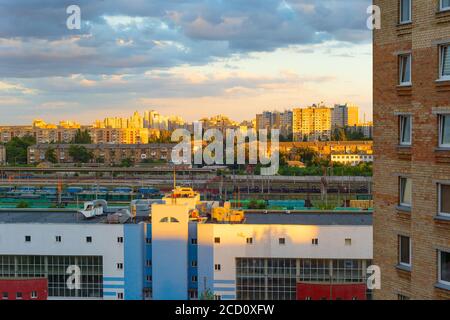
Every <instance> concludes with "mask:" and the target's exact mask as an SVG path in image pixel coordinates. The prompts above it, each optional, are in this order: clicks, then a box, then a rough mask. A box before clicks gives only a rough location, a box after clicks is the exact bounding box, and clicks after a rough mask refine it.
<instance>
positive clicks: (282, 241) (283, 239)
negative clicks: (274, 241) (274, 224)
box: [278, 238, 286, 245]
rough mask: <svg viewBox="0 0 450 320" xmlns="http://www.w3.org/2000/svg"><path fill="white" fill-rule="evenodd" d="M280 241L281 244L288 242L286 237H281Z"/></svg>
mask: <svg viewBox="0 0 450 320" xmlns="http://www.w3.org/2000/svg"><path fill="white" fill-rule="evenodd" d="M278 243H279V244H281V245H285V244H286V239H285V238H279V239H278Z"/></svg>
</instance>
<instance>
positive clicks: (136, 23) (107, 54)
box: [0, 0, 372, 125]
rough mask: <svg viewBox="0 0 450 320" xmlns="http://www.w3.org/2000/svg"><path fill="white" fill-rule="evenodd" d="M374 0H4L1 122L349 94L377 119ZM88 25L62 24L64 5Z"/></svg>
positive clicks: (285, 105) (219, 108)
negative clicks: (370, 12) (371, 21)
mask: <svg viewBox="0 0 450 320" xmlns="http://www.w3.org/2000/svg"><path fill="white" fill-rule="evenodd" d="M370 4H371V0H345V1H344V0H321V1H317V0H70V1H66V0H0V125H5V124H10V125H14V124H29V123H31V121H32V120H33V119H35V118H42V119H44V120H45V121H47V122H58V121H59V120H63V119H66V120H75V121H78V122H81V123H82V124H91V123H92V122H93V121H94V120H95V119H103V118H104V117H106V116H130V115H131V114H132V113H133V112H134V111H135V110H137V111H139V112H143V111H145V110H157V111H159V112H160V113H161V114H163V115H179V116H182V117H183V118H185V119H186V120H188V121H194V120H198V119H200V118H202V117H205V116H213V115H216V114H224V115H226V116H229V117H230V118H232V119H235V120H246V119H247V120H251V119H253V118H254V117H255V114H256V113H259V112H262V111H263V110H280V111H281V110H284V109H291V108H294V107H306V106H309V105H312V104H313V103H320V102H324V103H325V104H327V105H329V106H332V105H333V104H335V103H344V102H351V103H355V104H357V105H359V106H360V107H361V112H360V113H361V118H363V114H364V113H365V114H366V119H367V120H370V119H371V118H372V45H371V32H370V31H369V30H368V29H367V27H366V20H367V18H368V14H367V13H366V12H367V11H366V10H367V7H368V6H369V5H370ZM70 5H78V6H79V7H80V9H81V28H80V29H79V30H69V29H68V28H67V26H66V21H67V18H68V17H69V14H67V13H66V9H67V7H69V6H70Z"/></svg>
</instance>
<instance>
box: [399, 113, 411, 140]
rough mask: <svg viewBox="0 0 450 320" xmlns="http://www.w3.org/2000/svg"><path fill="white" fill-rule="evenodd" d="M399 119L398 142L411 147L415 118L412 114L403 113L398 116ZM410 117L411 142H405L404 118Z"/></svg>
mask: <svg viewBox="0 0 450 320" xmlns="http://www.w3.org/2000/svg"><path fill="white" fill-rule="evenodd" d="M398 119H399V137H398V140H399V141H398V143H399V144H400V145H401V146H404V147H410V146H412V139H413V118H412V115H409V114H401V115H399V116H398ZM407 119H409V142H405V141H403V137H404V134H403V131H404V129H405V123H404V122H403V120H407Z"/></svg>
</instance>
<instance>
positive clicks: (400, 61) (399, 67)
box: [398, 52, 412, 87]
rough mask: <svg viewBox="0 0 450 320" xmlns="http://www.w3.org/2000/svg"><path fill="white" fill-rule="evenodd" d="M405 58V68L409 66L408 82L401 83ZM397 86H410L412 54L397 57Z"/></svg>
mask: <svg viewBox="0 0 450 320" xmlns="http://www.w3.org/2000/svg"><path fill="white" fill-rule="evenodd" d="M404 58H407V59H408V60H407V66H408V65H409V81H402V76H403V68H404V65H403V59H404ZM398 72H399V73H398V85H399V86H404V87H409V86H411V85H412V53H411V52H408V53H402V54H399V55H398Z"/></svg>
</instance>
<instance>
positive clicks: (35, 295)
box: [31, 291, 38, 299]
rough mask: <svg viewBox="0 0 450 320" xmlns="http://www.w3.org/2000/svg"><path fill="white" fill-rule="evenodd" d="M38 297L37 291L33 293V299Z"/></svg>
mask: <svg viewBox="0 0 450 320" xmlns="http://www.w3.org/2000/svg"><path fill="white" fill-rule="evenodd" d="M37 297H38V295H37V292H36V291H31V299H37Z"/></svg>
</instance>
